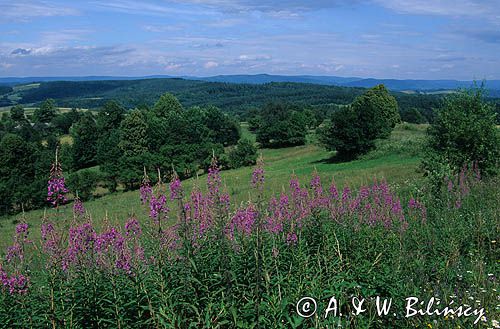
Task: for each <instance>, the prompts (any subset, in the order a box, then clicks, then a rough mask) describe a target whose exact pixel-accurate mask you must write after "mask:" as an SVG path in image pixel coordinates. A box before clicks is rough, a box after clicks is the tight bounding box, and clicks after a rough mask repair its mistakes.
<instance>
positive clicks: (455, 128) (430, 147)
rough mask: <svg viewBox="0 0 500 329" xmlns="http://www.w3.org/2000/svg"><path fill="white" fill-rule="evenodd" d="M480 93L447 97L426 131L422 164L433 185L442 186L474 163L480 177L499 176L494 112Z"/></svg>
mask: <svg viewBox="0 0 500 329" xmlns="http://www.w3.org/2000/svg"><path fill="white" fill-rule="evenodd" d="M483 93H484V91H483V90H482V89H477V88H476V89H471V90H463V91H460V92H459V93H457V94H453V95H450V96H448V97H447V98H446V99H445V102H444V104H443V106H442V108H441V109H440V110H439V111H438V114H437V118H436V120H435V122H434V123H433V124H432V125H431V126H430V127H429V130H428V141H427V152H426V156H425V159H424V161H423V163H422V165H423V168H424V170H425V172H426V174H427V176H428V177H429V178H430V179H431V181H432V182H433V185H435V186H439V185H441V184H443V182H444V178H445V177H449V176H453V175H454V174H456V173H458V172H459V171H460V170H461V168H462V167H463V166H464V165H466V164H470V163H475V164H476V165H477V166H478V168H479V170H480V171H481V172H482V174H483V175H487V176H490V175H494V174H496V173H497V172H498V168H499V159H500V139H499V134H498V131H497V128H496V127H495V115H494V111H493V108H492V107H491V106H490V105H489V104H487V103H486V102H484V100H483Z"/></svg>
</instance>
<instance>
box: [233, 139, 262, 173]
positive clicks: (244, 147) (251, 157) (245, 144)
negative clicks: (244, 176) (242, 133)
mask: <svg viewBox="0 0 500 329" xmlns="http://www.w3.org/2000/svg"><path fill="white" fill-rule="evenodd" d="M228 158H229V159H228V162H229V166H230V167H231V168H240V167H245V166H253V165H255V163H256V162H257V148H256V147H255V145H254V143H253V142H252V141H251V140H249V139H241V140H240V141H239V142H238V144H237V145H236V146H235V147H234V148H232V149H231V150H230V151H229V154H228Z"/></svg>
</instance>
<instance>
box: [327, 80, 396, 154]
mask: <svg viewBox="0 0 500 329" xmlns="http://www.w3.org/2000/svg"><path fill="white" fill-rule="evenodd" d="M400 121H401V118H400V116H399V111H398V103H397V101H396V99H395V98H394V97H393V96H391V95H390V94H389V91H388V90H387V89H386V88H385V86H384V85H378V86H376V87H373V88H371V89H369V90H367V91H366V92H365V93H364V94H362V95H360V96H358V97H357V98H356V99H355V100H354V102H353V103H352V104H351V105H349V106H345V107H343V108H341V109H340V110H338V111H336V112H334V113H333V115H332V116H331V118H330V122H329V123H326V124H325V126H324V127H321V128H320V129H319V135H320V140H321V142H322V143H323V145H325V146H326V148H327V149H329V150H332V151H337V156H338V157H339V158H345V159H353V158H356V157H357V156H359V155H361V154H364V153H367V152H368V151H370V150H371V149H373V148H374V147H375V140H376V139H379V138H388V137H389V136H390V134H391V131H392V129H393V128H394V127H395V125H396V123H398V122H400Z"/></svg>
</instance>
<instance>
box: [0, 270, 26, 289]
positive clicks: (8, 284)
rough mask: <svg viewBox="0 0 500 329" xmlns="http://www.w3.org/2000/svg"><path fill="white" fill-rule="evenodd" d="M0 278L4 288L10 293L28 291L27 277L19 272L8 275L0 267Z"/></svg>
mask: <svg viewBox="0 0 500 329" xmlns="http://www.w3.org/2000/svg"><path fill="white" fill-rule="evenodd" d="M0 280H1V282H2V285H3V287H4V289H6V290H7V291H8V292H9V294H10V295H14V294H19V295H23V294H26V293H27V292H28V286H29V282H30V280H29V277H27V276H25V275H23V274H21V273H17V274H15V275H12V276H9V275H7V273H5V272H3V270H2V269H1V268H0Z"/></svg>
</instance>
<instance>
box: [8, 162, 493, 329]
mask: <svg viewBox="0 0 500 329" xmlns="http://www.w3.org/2000/svg"><path fill="white" fill-rule="evenodd" d="M221 176H222V174H221V172H220V170H219V166H218V164H217V160H216V159H215V158H213V159H212V164H211V166H210V169H209V170H208V174H207V176H206V187H204V188H202V186H198V185H195V186H194V187H193V188H192V190H191V191H187V190H185V189H184V188H183V184H182V182H181V180H180V179H179V177H178V176H177V174H176V173H175V171H174V172H173V174H172V175H170V177H164V176H162V173H161V172H157V173H154V175H153V173H151V177H150V176H148V173H147V172H146V171H145V170H144V177H143V180H142V184H141V187H140V190H139V193H138V195H137V198H140V200H141V203H142V205H143V211H144V212H146V213H147V214H148V220H147V221H144V220H142V221H140V220H139V219H138V218H137V217H136V216H134V215H132V216H131V217H130V218H124V219H123V221H122V223H123V224H122V225H115V224H114V223H111V222H107V220H106V219H105V221H104V223H100V224H99V225H96V223H95V219H94V218H93V217H92V214H91V213H89V212H88V211H86V209H85V205H84V203H82V201H81V200H80V199H79V198H75V200H74V202H73V203H72V204H71V203H67V197H66V196H67V194H68V193H69V191H68V189H67V188H66V187H65V182H64V175H63V172H62V168H61V166H60V164H59V162H58V160H57V158H56V161H55V162H54V164H53V167H52V170H51V172H50V179H49V181H48V194H47V198H48V201H50V203H51V204H52V206H53V208H52V209H50V210H48V211H46V212H45V215H44V216H43V218H40V221H42V225H41V232H40V235H39V236H40V237H41V238H40V239H36V240H35V239H32V238H31V232H30V230H31V228H30V227H29V225H28V224H27V223H26V222H24V221H21V222H20V223H19V224H18V225H17V226H16V230H15V232H12V236H13V240H12V243H11V245H10V247H8V249H7V250H6V251H5V256H4V257H3V259H2V261H1V263H0V279H1V290H0V319H1V327H2V328H334V327H335V328H336V327H339V328H340V327H342V328H354V327H355V328H415V327H416V328H424V327H425V328H472V327H476V326H477V327H488V328H491V327H493V326H494V325H498V322H496V321H497V319H498V314H499V305H498V304H499V300H498V298H499V294H498V292H497V289H498V263H497V261H498V256H499V253H498V250H499V249H498V246H497V245H498V244H497V241H496V239H497V238H498V224H499V223H498V218H499V216H498V215H499V208H498V201H499V200H500V195H499V190H498V180H497V179H495V178H492V179H482V177H481V174H480V171H479V169H478V168H477V166H476V165H474V164H471V165H470V166H464V167H463V168H462V170H461V171H460V173H459V174H458V175H456V176H455V177H448V178H447V181H446V182H445V183H444V184H443V189H442V191H440V194H439V195H438V196H436V195H435V194H430V193H428V192H426V190H425V189H414V190H413V191H412V190H410V191H404V192H401V193H397V191H395V189H394V188H393V187H392V186H391V183H390V182H386V181H385V180H375V179H374V180H373V181H372V183H371V184H368V185H363V186H361V187H359V188H357V189H354V188H351V187H349V186H348V185H345V186H339V185H337V184H336V183H335V180H334V179H331V180H330V181H322V180H321V178H320V176H319V175H318V173H317V172H314V173H313V174H312V177H310V180H309V181H308V182H300V181H299V180H298V178H297V177H296V176H295V175H293V174H292V175H291V177H290V180H289V184H288V186H285V187H283V188H282V190H281V191H273V193H271V194H272V195H273V196H272V197H270V198H268V197H265V196H264V195H265V194H264V191H265V190H266V183H267V182H266V166H265V163H264V160H263V159H262V158H260V159H259V161H258V163H257V165H256V166H255V168H254V170H253V174H252V176H251V181H250V182H249V184H250V185H251V187H252V193H251V194H250V195H249V198H248V200H247V201H246V202H242V203H235V202H233V201H232V200H231V195H229V193H228V192H227V187H226V186H225V185H224V184H223V179H222V177H221ZM64 207H66V208H68V207H72V209H73V211H72V216H66V215H64V212H61V211H60V209H61V208H64ZM66 213H67V212H66ZM305 297H307V298H310V299H311V298H312V299H313V300H314V306H315V308H314V309H313V310H312V311H314V312H312V314H304V311H309V312H311V307H312V306H311V305H312V304H311V305H309V306H307V307H303V306H302V305H299V303H298V302H299V301H301V300H303V298H305ZM410 297H413V298H416V299H417V300H418V301H422V305H423V304H424V301H425V303H426V304H425V305H424V306H420V308H421V309H422V310H420V311H419V312H420V313H418V312H417V307H416V306H415V307H412V308H411V309H410V310H409V309H408V302H409V301H408V300H407V298H410ZM377 298H378V299H380V298H383V299H384V300H387V301H390V302H391V303H392V304H391V311H390V313H387V314H381V313H380V310H379V309H377V308H378V306H377V304H376V303H372V301H374V300H376V299H377ZM362 299H363V300H366V302H365V304H362V305H361V311H360V309H359V308H357V307H356V303H353V302H352V301H358V300H362ZM332 301H335V303H334V304H332ZM410 301H413V300H410ZM428 301H431V302H433V303H434V306H432V305H431V306H430V307H429V305H428V304H427V303H428ZM332 305H335V308H333V307H332ZM358 306H359V304H358ZM444 306H448V307H449V309H452V310H453V312H446V313H445V312H444V311H442V309H443V308H444ZM458 307H460V309H459V308H458ZM467 309H468V310H469V313H467V312H466V310H467ZM473 310H475V311H474V312H473ZM410 311H411V312H413V311H414V312H415V314H413V315H411V316H408V314H409V313H408V312H410Z"/></svg>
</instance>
